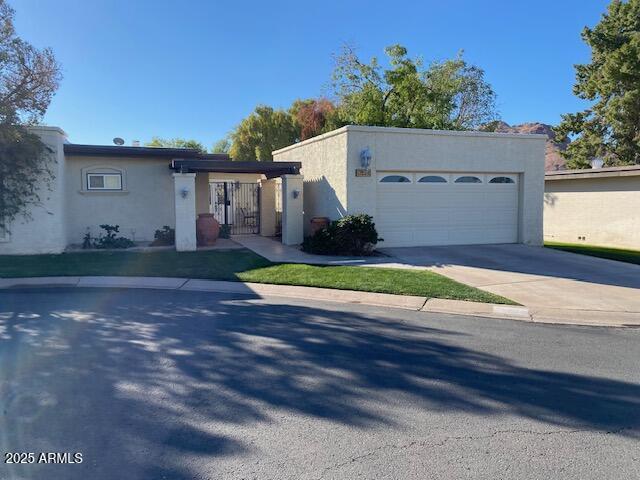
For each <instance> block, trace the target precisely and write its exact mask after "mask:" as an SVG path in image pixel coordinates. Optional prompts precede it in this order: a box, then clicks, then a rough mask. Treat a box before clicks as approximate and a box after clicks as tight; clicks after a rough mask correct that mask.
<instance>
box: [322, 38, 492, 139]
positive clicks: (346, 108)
mask: <svg viewBox="0 0 640 480" xmlns="http://www.w3.org/2000/svg"><path fill="white" fill-rule="evenodd" d="M385 52H386V54H387V56H388V59H389V67H388V68H386V69H385V68H383V67H382V66H381V65H380V63H379V62H378V60H377V59H376V58H373V59H372V60H371V61H370V62H368V63H367V62H363V61H362V60H360V58H358V56H357V55H356V53H355V51H354V50H353V49H352V48H350V47H348V46H345V47H344V48H343V51H342V53H341V54H340V55H338V56H337V57H336V59H335V63H336V66H335V69H334V73H333V85H332V86H333V90H334V94H335V96H336V97H337V98H338V100H339V107H338V111H337V115H338V118H339V120H338V123H341V124H359V125H380V126H392V127H412V128H437V129H446V130H466V129H472V128H477V127H478V126H480V125H482V124H484V123H486V122H488V121H491V120H494V119H496V118H497V113H496V108H495V93H494V92H493V90H492V88H491V86H490V85H489V84H488V83H487V82H486V80H485V79H484V72H483V70H482V69H480V68H478V67H476V66H473V65H469V64H468V63H467V62H466V61H465V60H464V59H463V58H462V56H461V55H460V56H458V57H457V58H455V59H451V60H446V61H443V62H434V63H431V64H430V65H429V66H428V67H425V66H424V64H423V62H422V61H421V60H420V59H411V58H409V57H408V55H407V49H406V48H405V47H403V46H401V45H392V46H390V47H387V48H386V49H385Z"/></svg>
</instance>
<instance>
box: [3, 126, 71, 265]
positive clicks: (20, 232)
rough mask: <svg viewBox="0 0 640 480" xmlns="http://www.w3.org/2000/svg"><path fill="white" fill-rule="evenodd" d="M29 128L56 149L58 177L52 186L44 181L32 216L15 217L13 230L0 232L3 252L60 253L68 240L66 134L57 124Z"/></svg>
mask: <svg viewBox="0 0 640 480" xmlns="http://www.w3.org/2000/svg"><path fill="white" fill-rule="evenodd" d="M30 130H31V131H32V132H33V133H35V134H37V135H39V136H40V138H41V139H42V141H43V142H44V143H45V144H46V145H48V146H49V148H51V149H52V150H53V154H52V156H53V159H54V160H55V163H54V164H52V169H53V171H54V175H55V179H54V180H53V182H52V184H51V190H49V189H47V188H45V185H44V184H41V186H40V189H39V194H40V199H41V202H40V204H39V205H33V206H31V207H30V208H29V213H30V215H29V217H23V216H20V217H18V218H16V220H15V221H14V222H12V223H11V224H10V225H9V226H8V227H9V228H8V229H9V232H10V233H6V234H4V235H0V255H13V254H32V253H60V252H62V251H63V250H64V248H65V246H66V244H67V231H66V222H65V220H66V218H68V215H67V214H66V211H65V208H64V181H65V169H64V165H65V159H64V151H63V144H64V143H65V141H66V135H65V133H64V132H63V131H62V130H61V129H59V128H57V127H31V128H30ZM53 159H52V160H53Z"/></svg>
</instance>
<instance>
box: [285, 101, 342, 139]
mask: <svg viewBox="0 0 640 480" xmlns="http://www.w3.org/2000/svg"><path fill="white" fill-rule="evenodd" d="M335 110H336V107H335V105H334V104H333V103H331V101H329V100H327V99H326V98H319V99H315V98H309V99H307V100H296V101H295V102H293V104H292V105H291V107H290V108H289V114H290V115H291V116H292V118H293V121H294V124H295V127H296V130H297V134H298V137H299V139H300V140H301V141H302V140H306V139H308V138H311V137H315V136H317V135H320V134H322V133H325V132H327V131H328V130H331V129H332V127H333V124H332V121H333V118H334V114H335Z"/></svg>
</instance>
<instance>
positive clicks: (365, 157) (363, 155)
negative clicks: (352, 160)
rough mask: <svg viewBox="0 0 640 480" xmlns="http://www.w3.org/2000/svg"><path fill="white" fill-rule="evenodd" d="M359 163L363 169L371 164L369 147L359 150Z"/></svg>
mask: <svg viewBox="0 0 640 480" xmlns="http://www.w3.org/2000/svg"><path fill="white" fill-rule="evenodd" d="M360 165H361V166H362V168H365V169H366V168H369V165H371V150H369V147H367V148H365V149H363V150H362V151H361V152H360Z"/></svg>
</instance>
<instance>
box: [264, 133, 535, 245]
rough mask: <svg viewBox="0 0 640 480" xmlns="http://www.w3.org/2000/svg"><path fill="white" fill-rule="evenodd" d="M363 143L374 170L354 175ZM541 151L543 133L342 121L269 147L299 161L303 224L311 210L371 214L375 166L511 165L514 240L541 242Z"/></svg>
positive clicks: (450, 168) (277, 156) (489, 169)
mask: <svg viewBox="0 0 640 480" xmlns="http://www.w3.org/2000/svg"><path fill="white" fill-rule="evenodd" d="M366 147H368V148H369V150H370V152H371V155H372V161H371V165H370V168H371V176H370V177H356V176H355V170H356V168H360V167H361V165H360V152H361V151H362V150H363V149H364V148H366ZM544 151H545V137H544V136H543V135H518V134H494V133H483V132H452V131H435V130H420V129H404V128H385V127H363V126H347V127H343V128H341V129H339V130H335V131H333V132H329V133H327V134H325V135H321V136H318V137H315V138H312V139H309V140H306V141H304V142H301V143H299V144H296V145H292V146H290V147H286V148H283V149H281V150H278V151H276V152H274V153H273V155H274V161H299V162H302V170H301V173H302V174H303V175H304V177H305V183H304V188H305V206H304V208H305V232H308V227H309V219H310V218H311V217H314V216H327V217H329V218H331V219H336V218H340V217H341V216H343V215H345V214H354V213H368V214H370V215H372V216H373V217H374V220H375V218H376V213H377V211H376V210H377V206H376V196H377V195H376V192H377V173H378V172H380V171H393V172H402V171H407V172H411V171H428V172H438V171H442V172H474V173H511V174H516V175H518V179H519V182H518V183H519V186H520V187H519V188H520V192H519V197H520V199H519V209H520V212H519V226H518V240H519V242H522V243H527V244H530V245H541V244H542V208H543V207H542V203H543V194H544Z"/></svg>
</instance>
